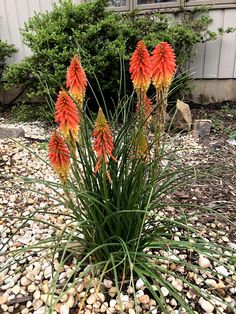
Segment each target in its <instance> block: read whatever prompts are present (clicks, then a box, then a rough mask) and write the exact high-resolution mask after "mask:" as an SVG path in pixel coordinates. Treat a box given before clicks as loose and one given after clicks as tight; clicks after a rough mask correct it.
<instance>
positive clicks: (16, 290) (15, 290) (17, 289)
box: [11, 285, 20, 295]
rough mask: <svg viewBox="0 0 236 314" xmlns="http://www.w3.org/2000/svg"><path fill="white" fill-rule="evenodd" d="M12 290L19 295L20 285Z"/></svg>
mask: <svg viewBox="0 0 236 314" xmlns="http://www.w3.org/2000/svg"><path fill="white" fill-rule="evenodd" d="M11 291H12V292H13V293H14V294H15V295H17V294H18V293H20V286H18V285H16V286H14V287H13V288H12V289H11Z"/></svg>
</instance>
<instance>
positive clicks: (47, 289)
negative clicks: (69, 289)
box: [41, 284, 49, 294]
mask: <svg viewBox="0 0 236 314" xmlns="http://www.w3.org/2000/svg"><path fill="white" fill-rule="evenodd" d="M41 290H42V292H43V293H45V294H47V293H48V292H49V287H48V284H43V285H42V286H41Z"/></svg>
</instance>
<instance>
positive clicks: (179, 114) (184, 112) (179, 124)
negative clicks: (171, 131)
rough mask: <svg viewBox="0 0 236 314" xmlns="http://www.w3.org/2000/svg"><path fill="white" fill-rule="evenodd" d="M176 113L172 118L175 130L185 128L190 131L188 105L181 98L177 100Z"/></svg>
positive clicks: (190, 116)
mask: <svg viewBox="0 0 236 314" xmlns="http://www.w3.org/2000/svg"><path fill="white" fill-rule="evenodd" d="M176 110H177V111H176V114H175V117H174V119H173V125H174V128H175V129H176V130H185V131H188V132H190V130H191V126H192V115H191V111H190V108H189V105H188V104H186V103H185V102H183V101H181V100H177V103H176Z"/></svg>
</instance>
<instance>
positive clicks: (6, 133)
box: [0, 127, 25, 139]
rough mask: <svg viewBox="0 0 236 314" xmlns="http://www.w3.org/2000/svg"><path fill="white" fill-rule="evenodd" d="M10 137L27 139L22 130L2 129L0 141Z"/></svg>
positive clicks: (0, 129) (0, 130)
mask: <svg viewBox="0 0 236 314" xmlns="http://www.w3.org/2000/svg"><path fill="white" fill-rule="evenodd" d="M9 137H14V138H17V137H25V131H24V130H23V129H22V128H5V127H0V139H4V138H9Z"/></svg>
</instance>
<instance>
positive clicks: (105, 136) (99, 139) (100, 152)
mask: <svg viewBox="0 0 236 314" xmlns="http://www.w3.org/2000/svg"><path fill="white" fill-rule="evenodd" d="M93 138H94V139H95V140H94V143H93V150H94V151H95V152H96V155H97V164H96V166H95V173H97V172H98V171H99V169H100V168H101V163H102V161H103V160H104V161H105V163H108V156H110V157H111V158H112V159H113V160H115V161H116V158H115V157H114V156H113V155H112V152H113V150H114V144H113V138H112V132H111V129H110V126H109V124H108V122H107V120H106V118H105V115H104V113H103V111H102V109H101V108H99V111H98V115H97V118H96V120H95V124H94V131H93Z"/></svg>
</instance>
